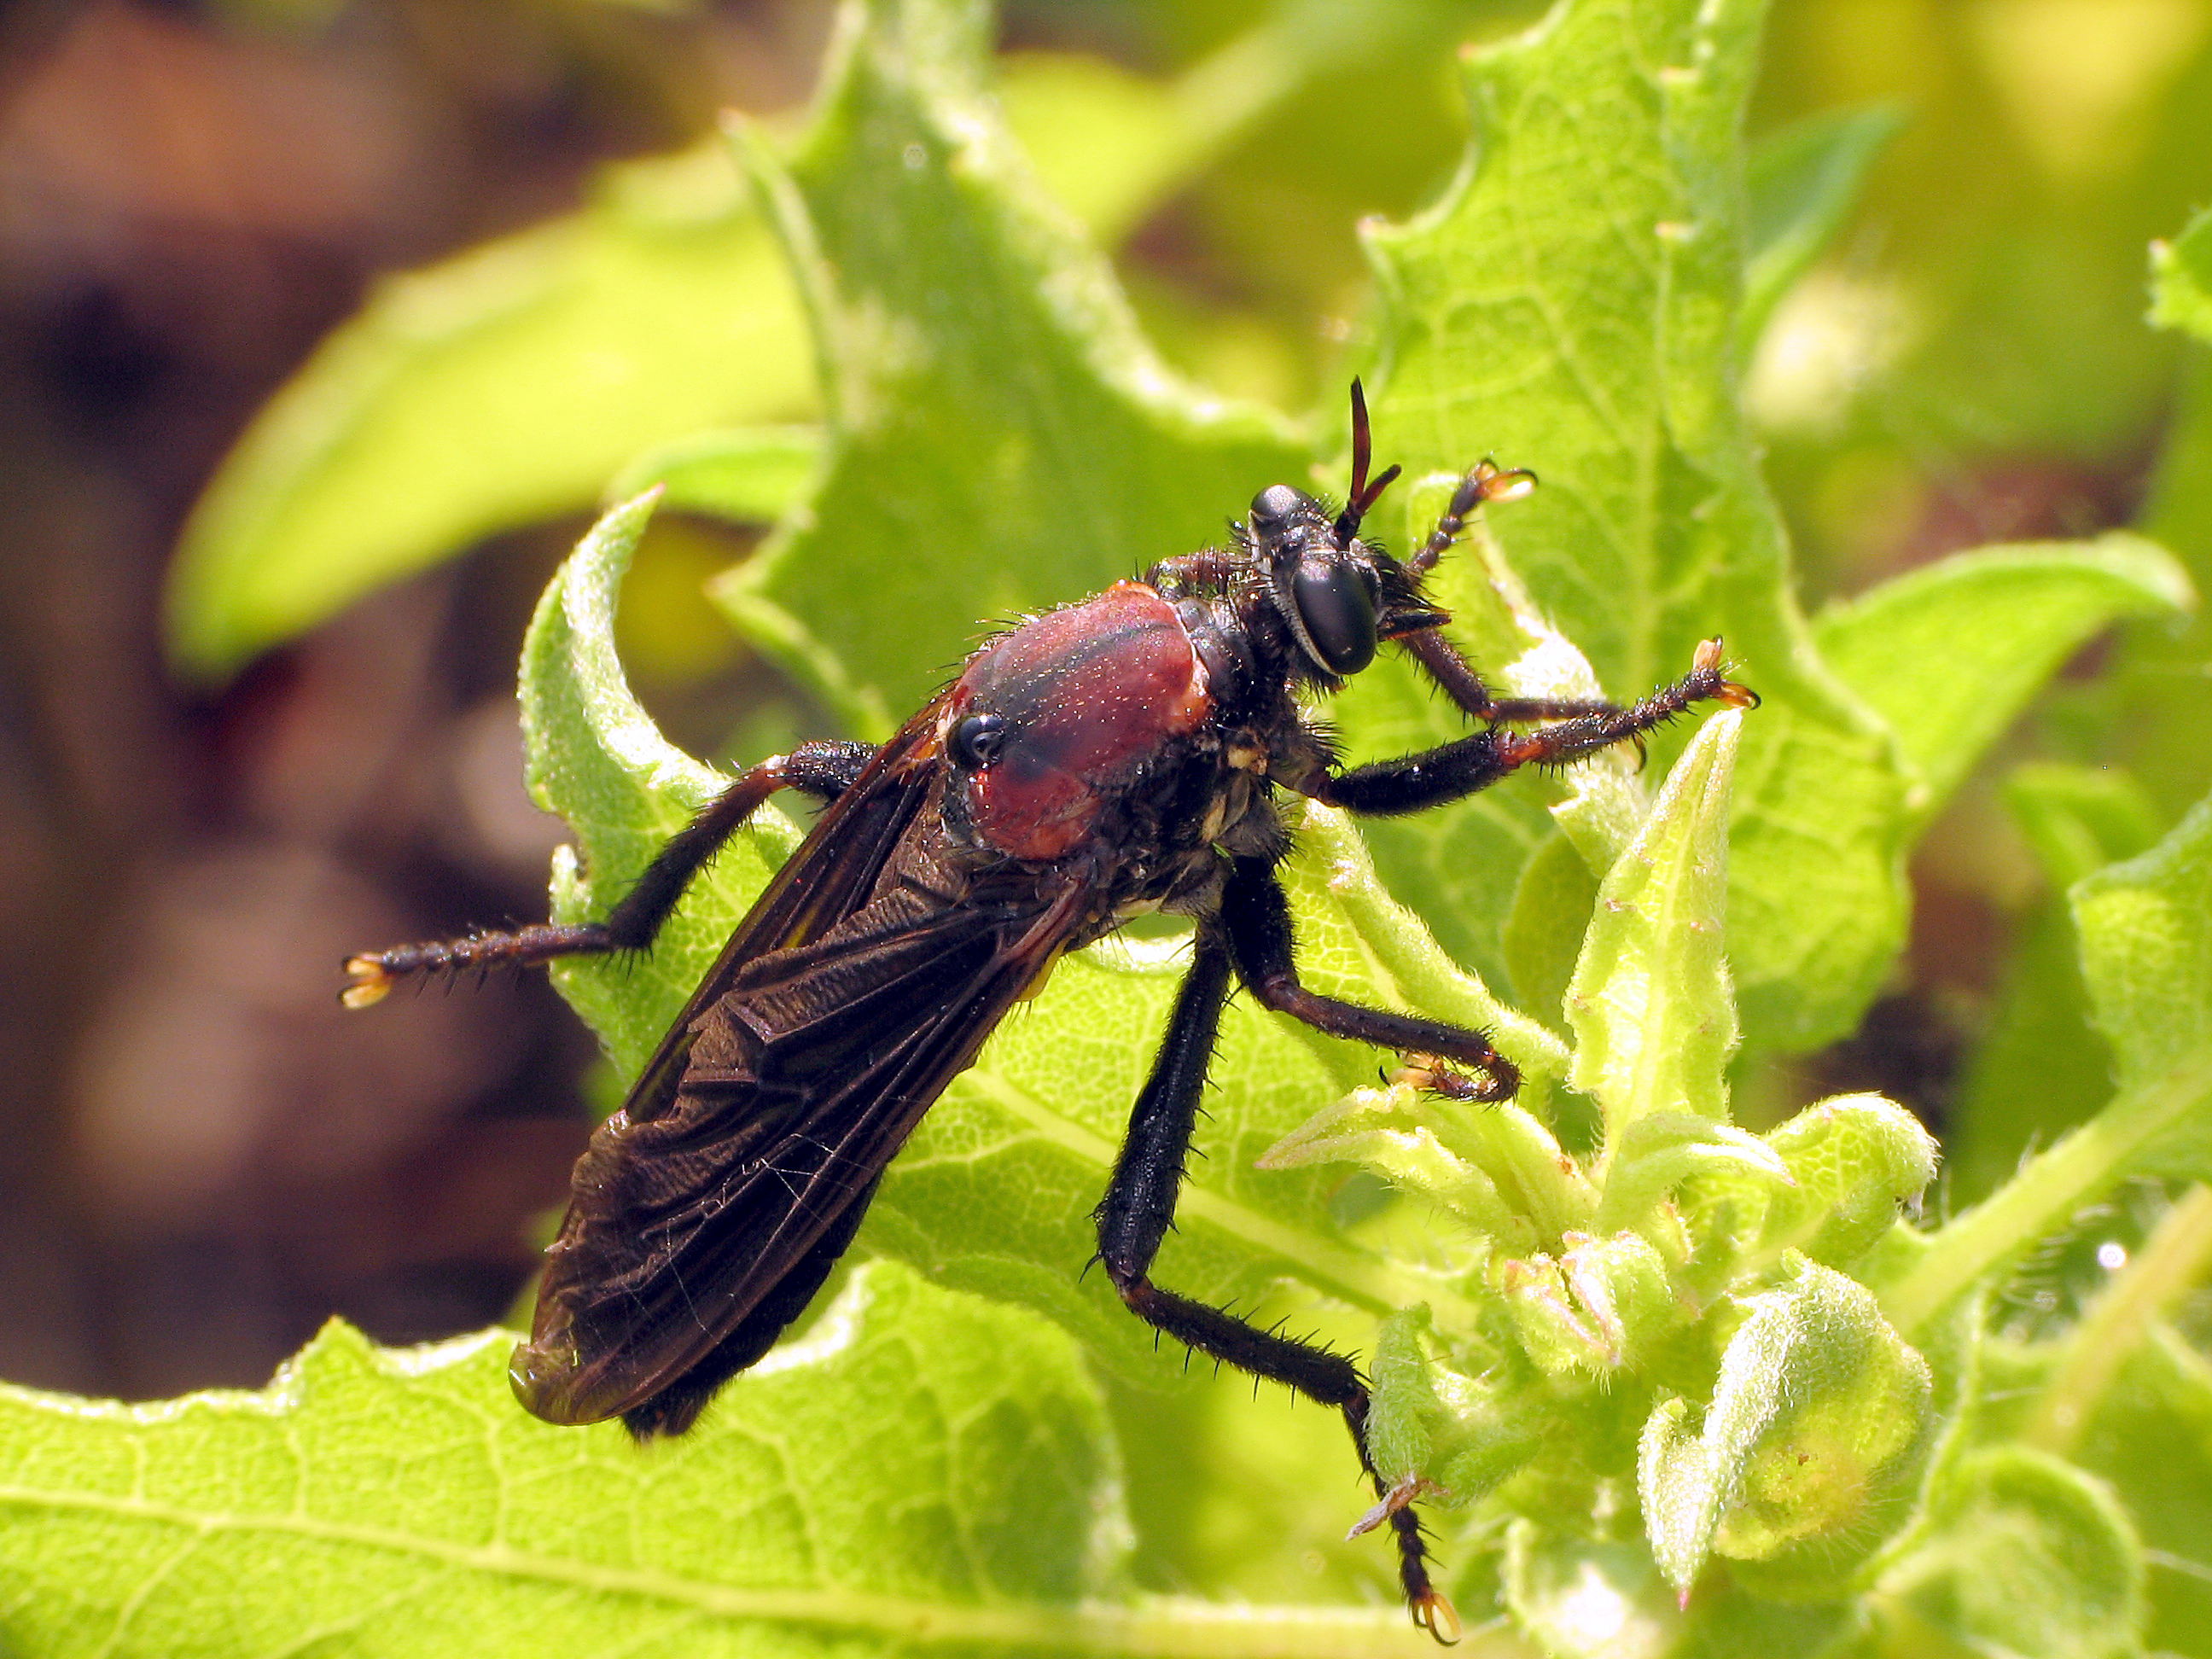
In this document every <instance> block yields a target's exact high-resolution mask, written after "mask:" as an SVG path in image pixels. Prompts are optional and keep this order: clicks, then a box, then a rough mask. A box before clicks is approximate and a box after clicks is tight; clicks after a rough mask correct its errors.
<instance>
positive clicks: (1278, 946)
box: [1221, 859, 1521, 1100]
mask: <svg viewBox="0 0 2212 1659" xmlns="http://www.w3.org/2000/svg"><path fill="white" fill-rule="evenodd" d="M1221 920H1222V922H1223V925H1224V926H1225V928H1226V929H1227V932H1228V936H1229V945H1230V949H1231V951H1232V952H1233V953H1234V955H1235V958H1236V963H1237V977H1238V978H1239V979H1242V980H1243V981H1244V983H1245V984H1246V985H1247V986H1249V987H1251V991H1252V994H1253V995H1254V996H1255V997H1257V998H1258V999H1259V1000H1260V1003H1261V1006H1263V1007H1267V1008H1272V1009H1273V1010H1274V1011H1275V1012H1277V1013H1279V1014H1288V1015H1289V1016H1290V1017H1291V1018H1292V1019H1295V1020H1300V1021H1303V1022H1304V1024H1308V1025H1310V1026H1312V1027H1313V1028H1314V1029H1315V1030H1317V1031H1325V1032H1327V1033H1328V1035H1329V1036H1340V1037H1349V1038H1351V1039H1352V1040H1353V1041H1354V1042H1371V1043H1373V1044H1374V1045H1375V1046H1376V1048H1395V1050H1397V1051H1398V1052H1399V1053H1400V1054H1408V1055H1415V1056H1419V1057H1420V1058H1421V1059H1422V1060H1425V1061H1427V1062H1429V1063H1428V1064H1427V1065H1425V1066H1424V1067H1423V1070H1424V1072H1425V1073H1426V1075H1425V1077H1424V1079H1423V1081H1424V1082H1425V1083H1427V1084H1428V1085H1431V1086H1433V1087H1434V1088H1436V1089H1437V1091H1440V1092H1442V1093H1445V1094H1449V1095H1451V1096H1453V1097H1455V1098H1459V1099H1463V1100H1510V1099H1511V1098H1512V1097H1513V1096H1514V1095H1515V1093H1516V1091H1518V1090H1519V1089H1520V1087H1521V1073H1520V1072H1519V1071H1518V1070H1516V1068H1515V1066H1514V1065H1513V1062H1512V1061H1510V1060H1507V1059H1506V1058H1505V1057H1504V1055H1503V1054H1499V1053H1498V1050H1497V1049H1495V1048H1492V1047H1491V1046H1490V1039H1489V1038H1488V1037H1486V1036H1484V1035H1483V1034H1482V1033H1481V1032H1480V1031H1474V1030H1468V1029H1467V1028H1466V1027H1465V1026H1461V1025H1449V1024H1445V1023H1444V1022H1443V1021H1442V1020H1437V1019H1424V1018H1421V1017H1420V1016H1419V1015H1418V1014H1400V1013H1393V1012H1390V1011H1389V1010H1388V1009H1384V1008H1365V1007H1362V1006H1359V1005H1358V1003H1352V1002H1340V1001H1338V1000H1336V999H1335V998H1334V997H1325V996H1322V994H1319V993H1318V992H1316V991H1309V990H1308V989H1306V987H1304V985H1303V984H1301V983H1300V982H1299V981H1298V969H1297V956H1296V951H1297V945H1296V935H1295V934H1294V933H1292V932H1291V907H1290V903H1289V902H1288V901H1287V900H1286V899H1285V898H1284V896H1283V886H1282V884H1281V883H1280V882H1279V881H1278V880H1276V878H1275V872H1274V871H1273V869H1272V868H1271V867H1270V866H1269V864H1268V862H1267V860H1265V859H1239V860H1237V867H1236V870H1235V872H1234V873H1233V874H1231V877H1230V878H1229V885H1228V889H1227V890H1226V891H1225V893H1224V895H1223V896H1222V903H1221ZM1459 1066H1465V1067H1467V1068H1468V1069H1469V1070H1471V1071H1474V1072H1477V1073H1480V1074H1481V1076H1480V1079H1476V1078H1468V1077H1462V1076H1461V1075H1460V1074H1459V1073H1458V1072H1457V1071H1456V1070H1455V1067H1459Z"/></svg>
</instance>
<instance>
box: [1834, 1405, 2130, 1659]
mask: <svg viewBox="0 0 2212 1659" xmlns="http://www.w3.org/2000/svg"><path fill="white" fill-rule="evenodd" d="M1935 1504H1936V1531H1935V1532H1934V1534H1933V1536H1932V1537H1931V1538H1930V1540H1929V1541H1928V1542H1927V1543H1926V1544H1925V1545H1924V1546H1923V1547H1921V1548H1919V1549H1917V1550H1916V1551H1914V1552H1913V1553H1911V1554H1909V1555H1907V1556H1906V1557H1905V1559H1903V1560H1902V1561H1900V1562H1898V1563H1896V1564H1895V1565H1892V1566H1891V1567H1890V1568H1889V1569H1888V1570H1887V1571H1885V1572H1884V1573H1883V1575H1882V1577H1881V1583H1880V1584H1879V1586H1878V1589H1877V1592H1876V1602H1877V1606H1878V1607H1880V1608H1881V1613H1882V1615H1883V1617H1884V1622H1886V1623H1887V1624H1888V1625H1890V1626H1891V1627H1892V1628H1893V1630H1895V1631H1896V1632H1898V1634H1899V1638H1901V1642H1900V1645H1902V1644H1903V1643H1911V1644H1913V1646H1915V1647H1917V1649H1918V1650H1922V1651H1928V1650H1936V1651H1941V1649H1939V1648H1937V1647H1936V1644H1938V1643H1955V1644H1958V1645H1959V1646H1960V1648H1961V1649H1963V1650H1966V1651H1967V1652H1970V1653H2017V1654H2033V1655H2035V1656H2036V1659H2108V1656H2111V1659H2117V1656H2120V1655H2124V1654H2132V1653H2135V1652H2136V1651H2137V1644H2138V1642H2139V1641H2140V1639H2141V1631H2142V1616H2143V1603H2142V1594H2143V1564H2142V1547H2141V1546H2140V1545H2139V1544H2138V1543H2137V1542H2136V1538H2135V1534H2134V1531H2133V1528H2131V1527H2130V1525H2129V1523H2128V1518H2127V1516H2126V1515H2125V1513H2124V1511H2122V1510H2121V1509H2120V1507H2119V1506H2118V1504H2115V1503H2114V1502H2113V1501H2112V1494H2111V1493H2110V1492H2109V1491H2107V1490H2106V1488H2105V1486H2103V1485H2102V1483H2100V1482H2099V1481H2097V1480H2093V1478H2091V1477H2090V1476H2088V1475H2085V1474H2082V1473H2081V1471H2079V1470H2078V1469H2075V1468H2071V1467H2069V1465H2067V1464H2064V1463H2062V1462H2059V1461H2058V1460H2057V1458H2055V1457H2047V1456H2045V1455H2043V1454H2041V1453H2039V1452H2034V1451H2030V1450H2027V1449H2025V1448H2022V1447H2018V1446H2007V1447H2001V1448H1995V1449H1988V1450H1984V1451H1979V1452H1976V1453H1972V1454H1971V1455H1968V1456H1967V1457H1966V1458H1965V1459H1964V1460H1963V1461H1962V1462H1960V1464H1959V1465H1958V1466H1957V1467H1956V1468H1954V1469H1951V1470H1949V1471H1948V1472H1947V1474H1946V1476H1945V1478H1944V1480H1942V1483H1941V1486H1940V1488H1939V1490H1938V1492H1936V1495H1935ZM1908 1650H1911V1649H1908Z"/></svg>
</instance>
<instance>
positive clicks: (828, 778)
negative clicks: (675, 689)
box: [340, 742, 876, 1008]
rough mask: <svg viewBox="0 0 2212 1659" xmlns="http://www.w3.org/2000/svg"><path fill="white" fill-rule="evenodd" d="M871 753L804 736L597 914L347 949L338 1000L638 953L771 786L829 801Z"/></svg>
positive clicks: (720, 798) (360, 1003) (702, 813)
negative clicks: (353, 952)
mask: <svg viewBox="0 0 2212 1659" xmlns="http://www.w3.org/2000/svg"><path fill="white" fill-rule="evenodd" d="M875 755H876V751H875V750H874V749H873V748H872V747H871V746H869V745H868V744H864V743H843V742H836V743H803V744H799V746H798V747H797V748H795V749H793V750H792V751H791V752H790V753H789V754H788V755H777V756H775V757H772V758H770V759H768V760H764V761H763V762H762V763H760V764H759V765H758V766H756V767H754V768H753V769H751V770H750V771H749V772H747V773H746V774H745V775H744V776H742V777H740V778H739V779H738V781H736V782H735V783H732V785H731V786H730V787H728V788H727V789H725V790H724V791H723V792H722V793H720V794H719V795H717V796H715V797H714V799H712V800H710V801H708V803H707V804H706V805H704V806H702V807H701V808H700V809H699V811H698V813H697V815H696V817H693V818H692V820H691V822H690V823H687V824H685V825H684V827H683V828H682V829H679V830H678V831H677V832H676V833H675V834H674V835H673V836H670V837H669V838H668V841H667V843H666V844H665V846H663V847H662V848H661V849H660V851H659V852H658V853H656V854H653V862H652V863H650V864H648V865H647V866H645V868H644V870H643V871H642V872H641V873H640V874H639V876H638V878H637V882H636V884H635V886H633V887H632V888H631V889H630V890H629V892H628V893H626V894H624V895H623V898H622V900H621V902H619V903H617V905H616V906H615V907H614V908H613V909H611V910H610V911H608V912H607V915H606V919H605V921H583V922H568V923H562V922H550V921H548V922H538V923H535V924H533V925H532V926H531V927H518V928H516V929H515V930H514V931H513V932H512V933H471V934H470V935H469V936H468V937H467V938H466V939H443V940H438V941H435V942H433V943H430V944H427V945H393V946H392V948H391V949H389V950H386V951H377V952H375V953H374V954H370V955H362V956H357V957H349V958H348V959H347V961H346V964H345V968H346V973H347V975H349V977H350V978H351V979H352V981H353V983H352V984H350V985H349V986H348V987H346V988H345V990H344V991H343V993H342V994H341V998H340V1000H342V1001H343V1002H344V1004H345V1006H347V1007H349V1008H366V1007H368V1006H369V1005H370V1004H371V1003H374V1002H379V1001H381V1000H383V998H384V995H385V994H386V992H388V991H390V990H391V988H392V983H393V981H396V980H398V979H402V978H404V977H406V976H408V975H416V974H435V973H460V972H463V971H465V970H466V969H471V968H473V969H490V968H505V967H527V966H529V965H531V964H532V963H541V962H550V961H552V960H553V959H554V958H555V957H576V956H604V955H605V954H607V953H608V952H610V951H642V950H644V949H645V948H646V947H647V945H651V944H652V943H653V936H654V935H655V934H657V933H659V932H660V926H661V924H662V923H663V922H665V921H667V920H668V918H669V916H670V915H672V914H673V913H674V911H675V909H676V904H677V901H678V900H679V899H681V898H682V897H683V896H684V889H685V888H687V887H689V886H690V884H691V878H693V877H694V876H696V875H697V874H698V873H699V872H700V871H701V870H702V869H704V868H705V867H706V866H707V864H708V860H711V859H713V857H714V854H716V853H718V852H720V850H721V849H722V846H723V844H724V843H725V842H727V841H728V840H729V838H730V837H731V836H734V835H735V834H737V832H738V830H739V829H742V828H744V823H745V820H746V819H748V818H750V817H752V815H753V814H754V813H755V812H757V811H759V810H760V807H761V804H762V803H763V801H765V800H767V799H768V798H769V796H770V795H773V794H774V793H775V792H776V791H777V790H779V789H796V790H799V792H800V793H803V794H807V795H811V796H812V797H814V799H817V800H821V801H830V800H835V799H836V798H837V797H838V796H839V795H841V794H842V793H844V792H845V791H846V790H848V789H849V788H851V787H853V782H854V779H856V778H858V777H859V776H860V774H861V773H862V772H863V771H864V770H866V768H867V764H868V763H869V762H870V761H872V760H873V759H874V758H875Z"/></svg>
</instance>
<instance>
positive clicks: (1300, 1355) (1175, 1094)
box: [1096, 925, 1459, 1641]
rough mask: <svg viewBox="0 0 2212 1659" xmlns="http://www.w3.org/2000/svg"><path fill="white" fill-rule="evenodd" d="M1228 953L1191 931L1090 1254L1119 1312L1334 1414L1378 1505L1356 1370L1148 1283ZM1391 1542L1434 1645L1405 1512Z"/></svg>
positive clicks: (1224, 989) (1449, 1618) (1448, 1626)
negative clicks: (1170, 1009)
mask: <svg viewBox="0 0 2212 1659" xmlns="http://www.w3.org/2000/svg"><path fill="white" fill-rule="evenodd" d="M1230 970H1231V953H1230V949H1229V946H1228V944H1227V942H1226V940H1225V939H1223V938H1222V937H1221V935H1220V933H1219V932H1218V930H1217V929H1216V928H1215V927H1213V926H1211V925H1207V926H1202V927H1200V929H1199V933H1198V947H1197V956H1196V958H1195V959H1194V961H1193V962H1192V963H1191V969H1190V973H1189V974H1188V975H1187V976H1186V977H1185V979H1184V980H1183V983H1182V991H1181V992H1180V993H1179V994H1177V996H1176V1006H1175V1012H1174V1013H1173V1014H1172V1015H1171V1016H1170V1018H1169V1020H1168V1030H1167V1036H1166V1038H1165V1039H1164V1041H1163V1042H1162V1043H1161V1044H1160V1052H1159V1057H1158V1059H1157V1060H1154V1061H1153V1063H1152V1076H1151V1077H1150V1078H1148V1079H1146V1083H1145V1087H1144V1091H1143V1092H1142V1093H1141V1094H1139V1096H1138V1097H1137V1103H1136V1106H1135V1108H1134V1109H1133V1111H1132V1112H1131V1113H1130V1115H1129V1133H1128V1136H1127V1139H1124V1140H1123V1141H1122V1143H1121V1156H1120V1157H1119V1158H1116V1159H1115V1163H1114V1176H1113V1179H1112V1180H1111V1182H1109V1183H1108V1185H1107V1188H1106V1196H1105V1197H1104V1198H1103V1200H1101V1201H1100V1203H1099V1206H1098V1208H1097V1212H1096V1215H1097V1222H1098V1255H1099V1259H1100V1260H1101V1261H1103V1262H1104V1263H1105V1264H1106V1272H1107V1274H1108V1276H1109V1278H1111V1279H1112V1280H1113V1281H1114V1288H1115V1291H1118V1292H1120V1294H1121V1300H1122V1302H1123V1304H1125V1305H1126V1306H1127V1308H1128V1310H1130V1312H1132V1313H1133V1314H1135V1315H1136V1316H1137V1317H1138V1318H1139V1319H1141V1320H1143V1321H1144V1322H1146V1324H1148V1325H1150V1326H1152V1328H1153V1329H1155V1330H1157V1331H1161V1332H1164V1333H1165V1334H1167V1335H1169V1336H1171V1337H1173V1338H1175V1339H1176V1340H1177V1341H1179V1342H1182V1343H1184V1344H1186V1345H1188V1346H1189V1347H1191V1348H1193V1349H1194V1350H1196V1351H1197V1352H1200V1353H1202V1354H1206V1355H1207V1356H1208V1357H1210V1358H1213V1359H1217V1360H1219V1361H1222V1362H1223V1363H1225V1364H1231V1365H1234V1366H1236V1367H1237V1369H1238V1370H1243V1371H1249V1373H1251V1374H1252V1375H1253V1376H1259V1377H1265V1378H1267V1380H1268V1381H1270V1382H1274V1383H1283V1384H1285V1385H1286V1386H1287V1387H1290V1388H1292V1389H1297V1392H1298V1393H1300V1394H1302V1395H1305V1396H1306V1398H1307V1399H1309V1400H1312V1401H1316V1402H1317V1403H1319V1404H1321V1405H1324V1406H1334V1407H1336V1409H1337V1410H1339V1411H1340V1412H1341V1413H1343V1414H1344V1422H1345V1426H1346V1428H1347V1429H1349V1430H1350V1431H1351V1432H1352V1444H1353V1445H1354V1446H1355V1447H1357V1448H1358V1452H1359V1466H1360V1468H1362V1469H1364V1471H1366V1474H1367V1476H1368V1478H1369V1479H1370V1480H1372V1481H1373V1482H1374V1484H1375V1491H1376V1496H1377V1497H1378V1498H1380V1497H1383V1496H1384V1495H1386V1494H1387V1493H1388V1492H1389V1490H1390V1483H1389V1482H1388V1481H1386V1480H1383V1477H1382V1475H1381V1474H1378V1473H1377V1472H1376V1468H1375V1463H1374V1460H1373V1459H1372V1458H1370V1457H1369V1455H1367V1385H1366V1383H1365V1382H1364V1380H1363V1379H1362V1378H1361V1376H1360V1375H1359V1371H1358V1367H1356V1366H1355V1365H1353V1364H1352V1362H1351V1361H1350V1360H1349V1359H1347V1358H1345V1357H1344V1356H1343V1355H1342V1354H1338V1353H1331V1352H1328V1350H1327V1349H1324V1348H1318V1347H1316V1346H1313V1345H1311V1344H1310V1343H1306V1342H1301V1341H1298V1340H1296V1339H1295V1338H1291V1337H1287V1336H1282V1335H1279V1334H1276V1333H1274V1332H1272V1331H1263V1330H1261V1329H1259V1328H1257V1327H1255V1326H1253V1325H1249V1324H1247V1323H1246V1322H1244V1321H1243V1320H1241V1319H1239V1318H1237V1316H1235V1315H1233V1314H1228V1313H1224V1312H1223V1311H1221V1310H1219V1309H1218V1308H1209V1307H1207V1306H1206V1304H1204V1303H1202V1302H1194V1301H1192V1300H1191V1299H1190V1298H1189V1297H1182V1296H1177V1295H1176V1294H1175V1293H1174V1292H1173V1291H1164V1290H1162V1289H1160V1288H1159V1287H1158V1285H1154V1284H1153V1283H1152V1279H1151V1278H1150V1277H1149V1275H1150V1273H1151V1272H1152V1260H1153V1258H1154V1257H1155V1256H1157V1255H1158V1254H1159V1249H1160V1241H1161V1240H1162V1239H1164V1238H1165V1237H1167V1231H1168V1228H1169V1226H1170V1225H1171V1224H1172V1223H1173V1221H1174V1218H1175V1207H1176V1191H1177V1189H1178V1188H1180V1187H1181V1185H1182V1170H1183V1159H1184V1158H1185V1157H1186V1156H1188V1152H1189V1151H1190V1138H1191V1131H1192V1129H1193V1127H1194V1126H1195V1125H1196V1123H1197V1121H1198V1103H1199V1099H1200V1095H1201V1094H1202V1092H1203V1091H1204V1090H1205V1087H1206V1066H1207V1062H1208V1061H1210V1060H1212V1057H1213V1041H1214V1036H1215V1034H1216V1032H1217V1031H1218V1030H1219V1028H1220V1024H1221V1006H1222V1004H1223V1003H1224V1002H1225V1000H1227V999H1228V995H1229V981H1230ZM1391 1521H1392V1526H1393V1528H1394V1532H1395V1537H1396V1539H1397V1541H1398V1577H1399V1580H1400V1582H1401V1583H1402V1584H1403V1585H1404V1586H1405V1591H1406V1601H1407V1605H1408V1606H1409V1607H1412V1609H1413V1620H1414V1622H1415V1623H1416V1624H1419V1625H1420V1626H1422V1627H1423V1628H1424V1629H1425V1630H1427V1631H1428V1632H1430V1633H1431V1634H1432V1635H1434V1636H1436V1637H1437V1639H1438V1640H1440V1641H1445V1640H1449V1639H1451V1638H1452V1637H1453V1636H1455V1635H1456V1634H1457V1632H1458V1628H1459V1621H1458V1615H1457V1614H1456V1613H1454V1612H1453V1610H1452V1606H1451V1603H1450V1601H1449V1600H1447V1599H1446V1598H1445V1596H1444V1595H1443V1592H1441V1591H1440V1590H1438V1589H1437V1588H1436V1586H1435V1585H1434V1584H1432V1583H1431V1582H1430V1580H1429V1572H1428V1552H1427V1548H1426V1547H1425V1545H1424V1543H1423V1541H1422V1539H1421V1534H1420V1529H1419V1524H1418V1523H1417V1522H1415V1521H1414V1519H1413V1516H1411V1514H1410V1513H1407V1514H1406V1515H1405V1518H1404V1521H1403V1522H1402V1523H1401V1522H1400V1518H1399V1516H1397V1515H1394V1516H1392V1517H1391Z"/></svg>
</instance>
